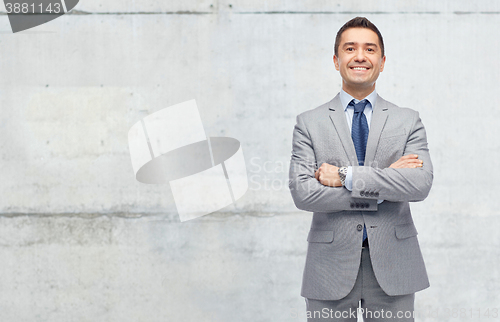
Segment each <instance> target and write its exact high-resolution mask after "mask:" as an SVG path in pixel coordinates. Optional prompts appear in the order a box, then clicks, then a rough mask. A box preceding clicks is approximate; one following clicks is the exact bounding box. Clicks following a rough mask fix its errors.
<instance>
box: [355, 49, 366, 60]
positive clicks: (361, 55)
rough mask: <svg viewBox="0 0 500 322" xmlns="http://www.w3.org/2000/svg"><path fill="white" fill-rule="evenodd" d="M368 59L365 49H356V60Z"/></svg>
mask: <svg viewBox="0 0 500 322" xmlns="http://www.w3.org/2000/svg"><path fill="white" fill-rule="evenodd" d="M365 60H366V57H365V51H364V50H356V56H355V57H354V61H356V62H358V63H359V62H364V61H365Z"/></svg>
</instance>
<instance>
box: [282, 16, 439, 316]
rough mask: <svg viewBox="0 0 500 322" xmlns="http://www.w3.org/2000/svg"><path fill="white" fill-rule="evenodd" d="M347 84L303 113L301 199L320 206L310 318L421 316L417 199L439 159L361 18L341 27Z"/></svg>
mask: <svg viewBox="0 0 500 322" xmlns="http://www.w3.org/2000/svg"><path fill="white" fill-rule="evenodd" d="M334 51H335V54H334V56H333V62H334V64H335V68H336V69H337V70H338V71H339V72H340V76H341V77H342V89H341V91H340V93H339V94H338V95H337V96H335V97H334V98H333V99H332V100H331V101H330V102H328V103H326V104H323V105H321V106H319V107H317V108H315V109H313V110H309V111H307V112H304V113H302V114H300V115H298V116H297V124H296V125H295V129H294V133H293V150H292V158H291V163H290V182H289V185H290V191H291V193H292V197H293V200H294V202H295V205H296V206H297V207H298V208H299V209H301V210H305V211H310V212H313V218H312V223H311V229H310V231H309V235H308V239H307V240H308V242H309V243H308V250H307V257H306V264H305V269H304V276H303V281H302V292H301V295H302V296H303V297H305V300H306V305H307V312H306V313H307V317H308V321H353V322H354V321H357V318H356V310H357V308H358V307H359V306H361V309H362V311H363V316H364V320H365V321H366V322H369V321H414V318H413V317H414V294H415V292H417V291H420V290H422V289H425V288H427V287H428V286H429V281H428V278H427V273H426V269H425V265H424V261H423V259H422V254H421V252H420V248H419V244H418V240H417V230H416V228H415V225H414V224H413V219H412V216H411V212H410V206H409V202H412V201H421V200H424V199H425V198H426V197H427V195H428V194H429V191H430V188H431V185H432V180H433V172H432V163H431V159H430V156H429V150H428V148H427V138H426V133H425V129H424V126H423V124H422V122H421V120H420V117H419V114H418V112H416V111H414V110H412V109H409V108H403V107H398V106H396V105H394V104H392V103H390V102H388V101H386V100H384V99H382V98H381V97H380V96H379V95H378V94H377V92H376V90H375V82H376V80H377V78H378V77H379V74H380V73H381V72H382V71H383V70H384V64H385V60H386V58H385V52H384V42H383V39H382V35H381V34H380V32H379V30H378V29H377V27H376V26H375V25H374V24H372V23H371V22H370V21H369V20H368V19H366V18H362V17H357V18H354V19H352V20H350V21H349V22H347V23H346V24H345V25H344V26H342V28H340V30H339V31H338V33H337V37H336V39H335V50H334Z"/></svg>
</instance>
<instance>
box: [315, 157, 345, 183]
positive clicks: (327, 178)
mask: <svg viewBox="0 0 500 322" xmlns="http://www.w3.org/2000/svg"><path fill="white" fill-rule="evenodd" d="M314 176H315V177H316V180H318V181H319V182H320V183H321V184H322V185H325V186H329V187H342V182H340V177H339V168H338V167H336V166H334V165H331V164H328V163H323V164H322V165H321V167H319V169H318V170H316V173H314Z"/></svg>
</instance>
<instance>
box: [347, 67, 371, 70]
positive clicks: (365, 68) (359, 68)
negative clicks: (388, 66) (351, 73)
mask: <svg viewBox="0 0 500 322" xmlns="http://www.w3.org/2000/svg"><path fill="white" fill-rule="evenodd" d="M350 69H352V70H360V71H365V70H368V69H369V68H368V67H363V66H355V67H350Z"/></svg>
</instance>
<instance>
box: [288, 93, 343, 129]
mask: <svg viewBox="0 0 500 322" xmlns="http://www.w3.org/2000/svg"><path fill="white" fill-rule="evenodd" d="M337 101H338V102H337ZM337 103H338V104H337ZM337 105H338V106H337ZM333 107H336V108H340V99H339V98H338V95H337V96H335V97H334V98H333V99H331V100H330V101H328V102H326V103H324V104H321V105H320V106H318V107H315V108H312V109H310V110H307V111H305V112H302V113H300V114H299V115H297V121H299V120H302V121H303V122H305V123H308V122H314V121H317V120H318V119H323V118H324V117H325V116H326V115H328V114H329V112H330V108H333Z"/></svg>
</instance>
